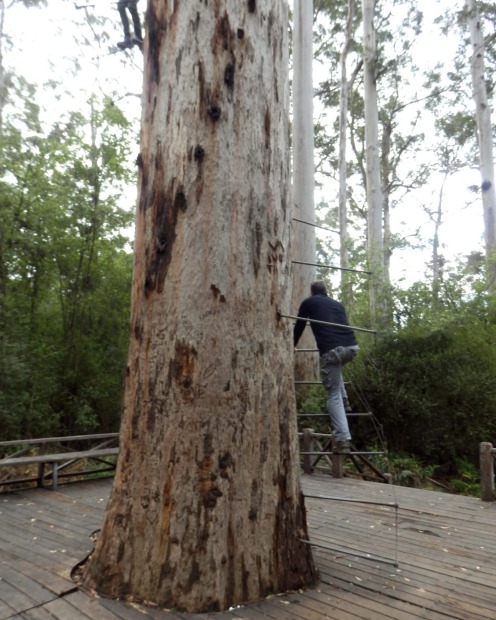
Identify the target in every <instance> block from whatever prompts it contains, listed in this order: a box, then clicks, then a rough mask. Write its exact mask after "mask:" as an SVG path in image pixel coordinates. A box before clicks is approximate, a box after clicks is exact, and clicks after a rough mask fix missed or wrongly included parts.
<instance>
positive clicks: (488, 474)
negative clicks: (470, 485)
mask: <svg viewBox="0 0 496 620" xmlns="http://www.w3.org/2000/svg"><path fill="white" fill-rule="evenodd" d="M479 463H480V477H481V498H482V499H483V500H484V501H485V502H493V501H494V500H495V499H496V497H495V494H494V476H495V467H496V449H495V448H493V444H492V443H488V442H486V441H483V442H482V443H481V444H479Z"/></svg>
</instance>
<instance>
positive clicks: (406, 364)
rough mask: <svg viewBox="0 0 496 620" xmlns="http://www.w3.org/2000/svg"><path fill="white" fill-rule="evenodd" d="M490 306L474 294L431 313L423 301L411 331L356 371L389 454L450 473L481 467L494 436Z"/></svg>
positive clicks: (392, 338) (495, 352)
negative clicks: (481, 450)
mask: <svg viewBox="0 0 496 620" xmlns="http://www.w3.org/2000/svg"><path fill="white" fill-rule="evenodd" d="M418 292H419V287H415V289H414V291H413V295H417V296H418ZM413 299H416V297H413ZM424 302H425V299H424ZM488 303H489V300H488V299H487V298H484V297H482V296H477V297H474V299H472V300H471V301H468V302H462V303H458V304H454V302H453V307H452V308H451V311H449V310H448V308H446V307H445V308H444V309H443V308H440V309H439V310H438V311H437V312H436V310H433V309H432V307H431V310H430V314H429V308H430V307H429V306H426V305H425V303H424V304H423V305H422V304H420V303H419V304H418V308H413V309H412V310H411V312H412V314H411V315H408V317H407V322H406V325H404V326H400V327H399V329H398V331H397V332H395V333H391V334H386V335H383V336H382V337H380V338H378V339H377V342H376V343H375V344H374V345H373V346H372V347H371V348H370V350H369V351H367V352H366V354H362V355H361V356H359V357H358V358H357V360H356V361H355V362H354V364H353V365H352V366H353V368H352V371H353V379H354V381H356V382H357V383H358V384H359V386H360V389H361V391H362V393H363V394H364V395H365V397H366V399H367V401H368V403H369V404H370V407H371V409H372V411H374V412H375V413H376V415H377V417H378V418H379V420H380V422H381V424H382V425H383V428H384V432H385V435H386V438H387V442H388V446H389V449H390V450H391V451H392V452H405V453H409V454H414V455H415V456H416V457H418V458H420V459H421V460H423V461H425V462H427V463H433V464H437V465H443V466H444V467H446V468H447V471H448V472H449V471H450V470H455V469H456V463H457V462H458V461H459V460H460V459H465V460H466V461H467V462H469V463H473V464H476V463H477V459H478V445H479V443H480V442H481V441H490V440H491V438H494V437H495V436H496V419H495V418H494V411H495V408H496V392H495V390H494V376H495V375H496V348H495V344H496V324H495V323H494V321H490V320H488V315H487V307H488Z"/></svg>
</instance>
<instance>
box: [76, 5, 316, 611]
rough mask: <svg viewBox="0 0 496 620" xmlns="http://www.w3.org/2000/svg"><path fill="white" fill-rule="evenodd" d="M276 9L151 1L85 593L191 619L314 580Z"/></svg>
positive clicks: (282, 45)
mask: <svg viewBox="0 0 496 620" xmlns="http://www.w3.org/2000/svg"><path fill="white" fill-rule="evenodd" d="M287 20H288V7H287V2H286V0H273V1H272V2H270V3H263V2H256V1H255V0H250V1H248V2H240V1H239V0H217V1H216V2H192V1H188V2H177V1H173V0H168V1H164V0H149V2H148V9H147V29H146V31H147V38H146V42H145V49H144V56H145V71H144V94H143V118H142V140H141V156H140V166H141V174H140V185H139V199H138V208H137V218H136V239H135V267H134V278H133V292H132V319H131V340H130V351H129V358H128V366H127V377H126V386H125V395H124V411H123V422H122V429H121V450H120V455H119V462H118V467H117V472H116V478H115V483H114V488H113V492H112V495H111V498H110V503H109V507H108V510H107V513H106V518H105V522H104V525H103V529H102V531H101V534H100V537H99V540H98V542H97V546H96V549H95V552H94V554H93V556H92V559H91V561H90V563H89V565H88V567H87V570H86V573H85V577H84V585H85V587H87V588H94V589H96V590H97V591H98V592H100V593H102V594H103V595H105V596H111V597H120V598H124V599H129V600H138V601H149V602H153V603H156V604H159V605H161V606H165V607H175V608H178V609H183V610H187V611H200V610H222V609H226V608H228V607H230V606H232V605H236V604H238V603H241V602H244V601H249V600H253V599H257V598H259V597H262V596H264V595H266V594H268V593H269V592H280V591H285V590H289V589H294V588H298V587H301V586H303V585H305V584H308V583H311V582H313V581H314V580H315V576H316V574H315V569H314V567H313V563H312V558H311V554H310V551H309V547H308V545H305V544H302V543H301V542H299V540H298V539H301V538H304V539H306V538H307V536H308V535H307V528H306V520H305V509H304V502H303V496H302V493H301V489H300V473H299V456H298V445H297V435H296V432H297V430H296V415H295V409H294V388H293V354H292V338H291V325H290V324H289V322H288V321H285V320H284V319H281V318H280V317H279V314H278V313H279V312H284V311H287V308H288V306H289V304H290V286H289V285H290V271H291V259H290V231H291V218H292V208H291V204H290V201H289V195H290V194H289V192H290V167H289V145H288V135H289V132H288V81H287V63H288V58H287Z"/></svg>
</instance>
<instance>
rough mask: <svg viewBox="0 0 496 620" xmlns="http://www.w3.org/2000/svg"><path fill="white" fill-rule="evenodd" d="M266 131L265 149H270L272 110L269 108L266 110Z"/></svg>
mask: <svg viewBox="0 0 496 620" xmlns="http://www.w3.org/2000/svg"><path fill="white" fill-rule="evenodd" d="M264 131H265V148H266V149H268V148H269V146H270V110H269V108H267V109H266V110H265V117H264Z"/></svg>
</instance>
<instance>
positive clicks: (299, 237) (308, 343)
mask: <svg viewBox="0 0 496 620" xmlns="http://www.w3.org/2000/svg"><path fill="white" fill-rule="evenodd" d="M312 63H313V0H295V2H294V8H293V144H292V147H293V201H294V205H295V209H294V214H295V218H297V219H298V220H303V221H304V222H315V204H314V187H315V181H314V178H315V168H314V153H313V151H314V128H313V80H312ZM316 255H317V252H316V241H315V228H313V227H312V226H308V225H306V224H302V223H300V222H294V225H293V258H294V259H296V260H300V261H303V262H308V263H315V262H316ZM315 274H316V268H315V267H313V266H311V265H299V264H295V265H294V266H293V296H292V303H291V305H292V307H293V311H294V312H296V311H297V309H298V306H299V305H300V303H301V301H302V299H303V298H304V297H308V295H309V294H310V284H311V283H312V282H313V281H314V280H315V278H316V275H315ZM298 346H299V348H302V349H306V348H315V342H314V340H313V339H312V335H311V332H310V330H307V332H305V333H304V334H303V336H302V338H301V340H300V342H299V345H298ZM317 364H318V357H317V356H316V355H312V354H304V353H300V354H297V356H296V358H295V377H296V378H299V379H304V378H309V377H315V376H317V369H318V365H317Z"/></svg>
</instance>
